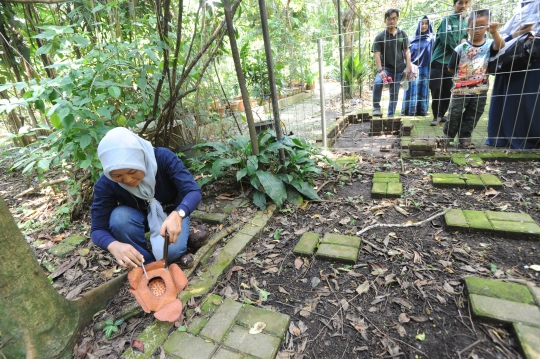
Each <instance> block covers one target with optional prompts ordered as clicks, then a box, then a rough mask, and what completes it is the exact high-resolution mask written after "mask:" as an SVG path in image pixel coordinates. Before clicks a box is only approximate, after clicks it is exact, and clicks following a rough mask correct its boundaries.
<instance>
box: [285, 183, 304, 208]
mask: <svg viewBox="0 0 540 359" xmlns="http://www.w3.org/2000/svg"><path fill="white" fill-rule="evenodd" d="M287 201H288V202H289V203H291V204H293V205H295V206H298V207H299V206H301V205H302V204H303V203H304V198H303V197H302V195H301V194H300V192H298V191H297V190H296V189H294V188H293V187H290V186H287Z"/></svg>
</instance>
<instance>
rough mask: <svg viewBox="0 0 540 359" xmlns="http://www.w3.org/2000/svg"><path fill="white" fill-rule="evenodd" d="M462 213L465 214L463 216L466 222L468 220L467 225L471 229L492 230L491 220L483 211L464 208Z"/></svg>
mask: <svg viewBox="0 0 540 359" xmlns="http://www.w3.org/2000/svg"><path fill="white" fill-rule="evenodd" d="M463 215H465V218H467V222H469V227H470V228H471V229H472V228H474V229H475V230H478V231H492V230H493V227H492V226H491V222H490V221H489V220H488V218H487V217H486V214H485V212H482V211H470V210H464V211H463Z"/></svg>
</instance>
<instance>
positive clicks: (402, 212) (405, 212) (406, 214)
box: [394, 205, 409, 217]
mask: <svg viewBox="0 0 540 359" xmlns="http://www.w3.org/2000/svg"><path fill="white" fill-rule="evenodd" d="M394 209H395V210H396V211H398V212H399V213H401V214H402V215H404V216H405V217H406V216H408V215H409V212H407V211H406V210H404V209H403V208H401V207H400V206H398V205H394Z"/></svg>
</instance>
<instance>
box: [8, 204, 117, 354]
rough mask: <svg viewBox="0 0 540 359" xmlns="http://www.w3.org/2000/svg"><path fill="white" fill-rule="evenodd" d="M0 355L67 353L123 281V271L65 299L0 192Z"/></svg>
mask: <svg viewBox="0 0 540 359" xmlns="http://www.w3.org/2000/svg"><path fill="white" fill-rule="evenodd" d="M0 243H2V251H0V288H1V302H2V305H1V306H0V333H1V335H2V337H1V338H2V347H1V348H0V354H3V355H2V357H5V358H71V350H72V346H73V344H74V343H75V341H76V339H77V337H78V335H79V334H80V331H81V330H82V329H83V328H84V327H85V326H86V325H88V324H89V323H90V322H91V321H92V316H93V315H94V314H95V313H96V312H97V311H99V310H101V309H102V308H103V307H104V306H105V304H106V303H107V301H108V300H109V299H110V298H111V297H112V296H113V295H114V294H115V293H116V292H117V291H118V289H119V288H120V287H121V286H122V285H123V283H124V281H125V279H126V275H123V276H121V277H118V278H116V279H114V280H111V281H109V282H108V283H105V284H104V285H101V286H100V287H98V288H96V289H94V290H92V291H90V292H88V293H86V294H84V295H83V296H82V297H81V298H80V299H78V300H75V301H69V300H67V299H65V298H64V297H62V296H60V295H59V294H58V293H57V292H56V290H55V289H54V288H53V286H52V285H51V283H50V282H49V280H48V278H47V276H46V275H45V273H44V272H43V270H42V269H41V267H40V266H39V264H38V262H37V261H36V258H35V256H34V253H33V252H32V249H31V248H30V246H29V245H28V243H26V241H25V239H24V237H23V235H22V234H21V232H20V231H19V228H18V227H17V224H16V223H15V221H14V220H13V217H12V216H11V214H10V212H9V209H8V207H7V206H6V204H5V202H4V200H3V198H1V197H0Z"/></svg>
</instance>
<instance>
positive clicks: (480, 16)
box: [439, 10, 504, 149]
mask: <svg viewBox="0 0 540 359" xmlns="http://www.w3.org/2000/svg"><path fill="white" fill-rule="evenodd" d="M490 20H491V13H490V11H489V10H475V11H473V12H472V13H471V16H470V17H469V21H468V26H469V27H468V32H469V36H470V38H471V41H467V42H464V43H462V44H459V45H458V46H456V48H455V50H454V52H453V54H452V57H451V58H450V62H449V63H448V71H450V72H451V73H454V72H456V70H457V74H456V76H455V77H454V79H453V80H454V88H453V89H452V100H451V102H450V110H449V111H450V116H449V117H450V118H449V119H448V122H446V123H445V124H444V128H443V132H444V136H443V138H441V139H439V142H440V143H441V146H442V147H443V148H446V146H447V145H448V143H449V142H450V141H451V140H453V139H454V137H456V135H458V139H459V144H460V147H462V148H466V149H473V148H475V145H474V143H472V141H471V137H472V131H473V130H474V128H475V127H476V124H477V123H478V120H479V119H480V116H482V114H483V113H484V107H485V106H486V97H487V92H488V87H489V83H488V79H489V75H488V73H487V65H488V61H489V58H490V57H491V56H494V55H495V54H496V53H497V52H499V49H500V48H502V47H504V40H503V38H502V37H501V35H500V34H499V31H497V28H498V27H499V23H497V22H494V21H491V22H490ZM488 29H489V33H490V34H491V36H492V37H493V39H489V40H486V39H485V35H486V32H487V31H488Z"/></svg>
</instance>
